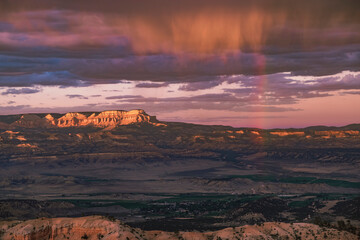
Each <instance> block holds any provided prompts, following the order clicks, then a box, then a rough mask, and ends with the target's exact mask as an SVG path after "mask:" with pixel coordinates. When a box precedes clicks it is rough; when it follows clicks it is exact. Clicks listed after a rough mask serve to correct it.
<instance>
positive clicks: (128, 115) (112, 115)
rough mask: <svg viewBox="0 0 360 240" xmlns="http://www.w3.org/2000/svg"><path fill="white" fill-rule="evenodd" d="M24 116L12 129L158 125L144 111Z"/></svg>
mask: <svg viewBox="0 0 360 240" xmlns="http://www.w3.org/2000/svg"><path fill="white" fill-rule="evenodd" d="M42 115H43V114H24V115H22V116H21V117H20V118H19V119H18V120H16V121H14V122H12V123H10V126H11V127H24V128H35V127H46V128H49V127H79V126H95V127H103V128H105V127H116V126H119V125H129V124H134V123H149V124H154V125H158V124H159V123H158V121H157V120H156V117H155V116H150V115H148V114H147V113H146V112H145V111H144V110H131V111H122V110H120V111H117V110H115V111H103V112H100V113H95V112H94V113H78V112H70V113H66V114H64V115H60V116H58V115H59V114H47V115H46V116H42Z"/></svg>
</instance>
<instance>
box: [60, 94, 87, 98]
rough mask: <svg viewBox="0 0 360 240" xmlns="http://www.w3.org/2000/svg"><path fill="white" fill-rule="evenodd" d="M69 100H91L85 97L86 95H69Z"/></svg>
mask: <svg viewBox="0 0 360 240" xmlns="http://www.w3.org/2000/svg"><path fill="white" fill-rule="evenodd" d="M66 97H68V98H78V99H89V98H88V97H85V96H84V95H80V94H68V95H66Z"/></svg>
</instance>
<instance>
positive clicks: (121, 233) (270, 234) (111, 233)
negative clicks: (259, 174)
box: [0, 216, 357, 240]
mask: <svg viewBox="0 0 360 240" xmlns="http://www.w3.org/2000/svg"><path fill="white" fill-rule="evenodd" d="M0 237H1V239H3V240H10V239H14V240H39V239H52V240H63V239H90V240H95V239H96V240H99V239H108V240H115V239H123V240H127V239H149V240H150V239H163V240H166V239H168V240H170V239H184V240H186V239H189V240H190V239H197V240H207V239H344V240H346V239H349V240H350V239H357V236H356V235H354V234H351V233H349V232H344V231H342V232H341V231H338V230H335V229H329V228H322V227H319V226H317V225H314V224H308V223H294V224H289V223H275V222H268V223H265V224H263V225H245V226H241V227H235V228H225V229H222V230H219V231H215V232H176V233H174V232H164V231H143V230H141V229H135V228H131V227H129V226H127V225H125V224H123V223H121V222H120V221H117V220H113V221H110V220H109V219H107V218H105V217H101V216H91V217H81V218H53V219H46V218H42V219H35V220H28V221H25V222H17V221H11V222H2V223H1V222H0Z"/></svg>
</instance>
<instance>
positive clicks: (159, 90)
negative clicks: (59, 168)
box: [0, 0, 360, 128]
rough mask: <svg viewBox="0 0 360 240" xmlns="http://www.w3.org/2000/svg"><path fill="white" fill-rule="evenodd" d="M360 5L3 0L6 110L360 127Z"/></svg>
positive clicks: (0, 53) (324, 0) (2, 96)
mask: <svg viewBox="0 0 360 240" xmlns="http://www.w3.org/2000/svg"><path fill="white" fill-rule="evenodd" d="M359 9H360V1H358V0H311V1H310V0H302V1H295V0H252V1H245V0H222V1H217V0H197V1H190V0H182V1H169V0H132V1H130V0H129V1H127V0H124V1H110V0H102V1H96V0H86V1H85V0H77V1H70V0H52V1H48V0H27V1H21V0H1V1H0V115H5V114H18V113H42V112H58V113H66V112H75V111H77V112H78V111H103V110H131V109H144V110H145V111H146V112H147V113H149V114H150V115H156V116H157V118H158V119H159V120H163V121H181V122H191V123H200V124H220V125H231V126H235V127H261V128H285V127H305V126H310V125H328V126H342V125H347V124H351V123H360V14H358V13H359V12H358V11H359Z"/></svg>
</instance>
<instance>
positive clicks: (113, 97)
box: [106, 95, 142, 100]
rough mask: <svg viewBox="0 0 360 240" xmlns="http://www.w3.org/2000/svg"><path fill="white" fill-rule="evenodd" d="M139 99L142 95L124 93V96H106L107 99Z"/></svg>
mask: <svg viewBox="0 0 360 240" xmlns="http://www.w3.org/2000/svg"><path fill="white" fill-rule="evenodd" d="M134 98H135V99H139V98H142V96H140V95H122V96H111V97H106V99H109V100H110V99H134Z"/></svg>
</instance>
